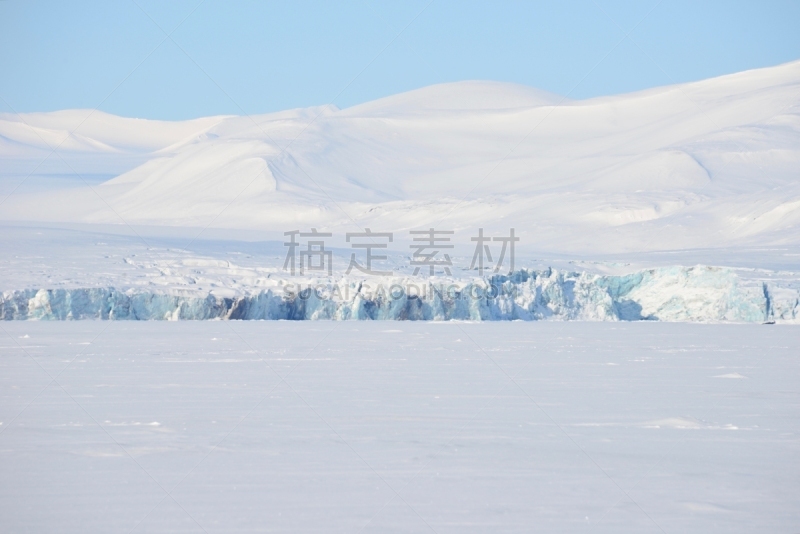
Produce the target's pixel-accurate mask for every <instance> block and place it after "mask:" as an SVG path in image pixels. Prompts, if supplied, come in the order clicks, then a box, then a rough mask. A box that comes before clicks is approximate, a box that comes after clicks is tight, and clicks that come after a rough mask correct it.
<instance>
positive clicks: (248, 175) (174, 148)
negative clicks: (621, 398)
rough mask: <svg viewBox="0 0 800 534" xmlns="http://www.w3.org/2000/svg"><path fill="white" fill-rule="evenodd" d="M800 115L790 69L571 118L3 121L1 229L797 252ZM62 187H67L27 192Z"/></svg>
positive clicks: (462, 115)
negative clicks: (15, 224) (30, 224)
mask: <svg viewBox="0 0 800 534" xmlns="http://www.w3.org/2000/svg"><path fill="white" fill-rule="evenodd" d="M799 104H800V62H792V63H788V64H785V65H781V66H777V67H772V68H766V69H759V70H753V71H747V72H742V73H738V74H733V75H728V76H723V77H719V78H714V79H709V80H705V81H700V82H693V83H686V84H681V85H675V86H669V87H662V88H656V89H651V90H647V91H641V92H637V93H632V94H626V95H619V96H613V97H603V98H594V99H589V100H580V101H573V100H566V99H563V98H561V97H559V96H557V95H551V94H546V93H543V92H541V91H538V90H535V89H532V88H527V87H522V86H518V85H513V84H504V83H495V82H459V83H453V84H444V85H437V86H432V87H427V88H423V89H419V90H416V91H411V92H409V93H405V94H401V95H396V96H391V97H388V98H384V99H381V100H377V101H374V102H369V103H366V104H363V105H359V106H355V107H352V108H348V109H344V110H339V109H336V108H335V107H332V106H326V107H320V108H308V109H299V110H290V111H284V112H280V113H273V114H268V115H258V116H246V117H209V118H204V119H197V120H193V121H185V122H176V123H170V122H163V121H148V120H139V119H127V118H120V117H115V116H111V115H107V114H104V113H101V112H90V111H88V110H72V111H61V112H56V113H37V114H23V115H19V116H18V115H11V114H4V115H2V116H0V157H1V158H2V162H3V165H2V166H3V171H2V174H3V190H4V194H5V192H10V191H11V190H14V189H15V187H16V185H18V184H19V183H20V182H22V180H23V178H24V177H26V176H28V175H29V174H30V173H33V177H32V178H30V179H29V180H28V183H26V184H25V185H24V186H23V187H22V188H21V189H20V191H17V192H16V193H15V195H14V198H13V202H8V201H7V202H5V203H4V204H3V205H2V207H0V218H3V219H5V220H15V221H20V220H28V221H31V220H38V221H42V220H49V221H60V222H63V221H72V222H84V223H112V224H130V225H157V226H163V225H167V226H182V227H197V228H231V229H233V228H235V229H256V230H259V231H266V230H270V231H274V232H283V231H287V230H291V229H293V228H300V227H302V228H308V227H312V226H313V227H318V228H325V229H328V230H332V231H335V232H342V231H358V230H360V229H363V228H365V227H371V228H372V229H373V231H393V232H400V231H401V230H405V229H409V228H426V227H429V226H436V227H441V228H445V227H446V228H447V229H455V230H462V229H475V228H477V227H479V226H481V227H486V228H487V229H490V230H507V229H508V228H509V227H515V228H517V229H518V235H520V236H521V237H522V241H521V243H520V246H521V247H528V248H530V249H531V250H546V251H550V252H555V251H562V252H563V251H569V252H576V253H579V254H584V255H586V257H589V256H590V255H591V254H595V253H611V252H625V251H628V252H636V251H648V250H650V251H652V250H673V249H689V248H698V247H721V246H744V245H748V246H750V245H781V246H782V245H798V244H800V180H798V169H800V105H799ZM53 149H57V150H56V152H55V153H52V150H53ZM48 156H49V157H48ZM73 173H78V174H80V175H81V177H82V178H81V179H80V180H77V179H76V180H73V181H72V184H73V185H75V184H77V185H80V187H73V188H64V187H63V185H64V182H62V187H61V188H60V189H59V188H57V187H54V186H52V183H51V182H48V183H49V184H50V186H47V187H43V188H39V189H36V188H34V189H35V190H31V187H33V186H32V184H33V183H34V182H36V180H37V179H38V178H41V179H42V180H44V179H45V177H47V176H51V177H52V176H55V175H60V176H61V175H70V174H73ZM98 177H99V178H98ZM102 177H106V178H113V179H110V180H105V181H103V179H102ZM93 180H94V181H93ZM98 181H102V182H103V183H102V184H100V185H98ZM84 182H85V183H87V184H89V185H91V183H94V185H93V186H92V187H87V186H84Z"/></svg>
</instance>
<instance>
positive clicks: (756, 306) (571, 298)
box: [0, 266, 800, 322]
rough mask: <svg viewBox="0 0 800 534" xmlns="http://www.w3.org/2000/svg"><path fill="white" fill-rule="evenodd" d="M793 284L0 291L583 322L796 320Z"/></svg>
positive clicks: (66, 305)
mask: <svg viewBox="0 0 800 534" xmlns="http://www.w3.org/2000/svg"><path fill="white" fill-rule="evenodd" d="M798 287H800V285H798V284H796V283H794V282H789V283H783V284H781V285H778V284H776V283H773V282H769V283H768V282H762V281H748V280H743V279H742V278H740V277H739V276H738V275H737V274H736V273H735V272H734V271H733V270H731V269H726V268H721V267H708V266H695V267H663V268H657V269H648V270H642V271H637V272H634V273H630V274H625V275H602V274H591V273H586V272H570V271H563V270H555V269H546V270H541V271H535V270H519V271H515V272H513V273H511V274H509V275H494V276H491V277H485V278H475V279H471V280H463V279H462V280H459V279H446V278H432V279H420V278H370V279H359V280H357V279H352V278H347V277H342V278H339V279H333V278H330V279H307V280H302V281H300V282H299V283H297V282H295V281H294V280H281V281H280V282H279V283H278V284H277V285H276V286H275V287H274V288H270V289H260V290H258V291H254V292H251V293H248V294H245V295H241V296H234V297H230V296H225V297H223V296H218V295H215V294H213V293H205V294H203V293H200V292H187V291H171V292H170V291H165V290H160V291H155V290H148V289H142V288H131V289H117V288H113V287H105V288H102V287H101V288H72V289H24V290H14V291H6V292H4V293H3V294H2V297H0V317H2V318H3V319H5V320H13V319H19V320H26V319H27V320H72V319H115V320H122V319H127V320H181V319H188V320H204V319H233V320H258V319H261V320H278V319H284V320H319V319H333V320H434V321H446V320H471V321H494V320H524V321H535V320H547V319H554V320H584V321H619V320H623V321H638V320H655V321H671V322H682V321H708V322H720V321H731V322H771V321H777V322H797V321H798V319H800V292H798Z"/></svg>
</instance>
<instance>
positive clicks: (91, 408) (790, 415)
mask: <svg viewBox="0 0 800 534" xmlns="http://www.w3.org/2000/svg"><path fill="white" fill-rule="evenodd" d="M0 326H2V328H3V330H4V333H3V340H2V342H0V350H2V353H3V358H0V366H2V371H1V372H0V377H1V378H0V385H1V386H2V388H1V389H0V392H1V393H2V402H0V480H2V483H0V502H2V503H3V504H2V509H3V518H2V522H3V526H4V528H3V530H4V531H7V532H26V531H30V532H56V531H57V532H63V533H72V532H75V533H81V534H86V533H101V532H102V533H107V532H132V533H139V532H176V531H180V532H203V531H205V532H207V533H216V532H220V533H221V532H226V533H230V532H254V531H265V530H268V531H271V532H292V533H306V532H349V533H354V532H363V533H370V532H438V533H439V534H445V533H465V532H467V533H471V532H475V533H479V532H480V533H485V532H531V531H532V530H534V531H537V532H553V533H565V532H566V533H569V532H598V533H602V532H608V533H615V534H619V533H627V532H631V533H637V534H641V533H649V532H653V533H656V532H691V533H694V532H696V533H703V534H705V533H708V532H726V533H738V532H741V533H745V532H747V533H750V532H795V531H796V528H797V525H798V524H799V523H800V492H798V480H800V450H799V448H798V447H799V445H798V444H799V443H800V442H799V441H798V425H797V414H798V408H800V396H798V388H797V384H798V381H800V367H799V366H798V359H797V354H798V353H800V343H799V342H800V336H797V333H796V331H795V330H796V327H793V326H779V325H775V326H762V325H690V324H660V323H617V324H611V323H570V322H561V323H553V322H541V323H491V324H487V323H482V324H463V323H432V322H428V323H380V322H359V323H348V322H299V323H292V322H208V321H207V322H181V323H164V322H160V323H157V322H138V323H130V322H129V323H122V322H111V321H106V322H97V321H83V322H75V323H64V322H11V323H0ZM6 334H8V335H6ZM54 378H55V382H52V379H54Z"/></svg>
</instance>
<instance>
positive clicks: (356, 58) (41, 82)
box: [0, 0, 800, 119]
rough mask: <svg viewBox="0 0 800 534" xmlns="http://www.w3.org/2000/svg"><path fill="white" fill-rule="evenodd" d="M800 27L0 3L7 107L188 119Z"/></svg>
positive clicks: (445, 2) (755, 55) (527, 74)
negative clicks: (99, 111)
mask: <svg viewBox="0 0 800 534" xmlns="http://www.w3.org/2000/svg"><path fill="white" fill-rule="evenodd" d="M798 27H800V2H790V1H782V2H779V1H759V2H737V1H726V2H715V1H704V2H697V1H685V2H684V1H670V0H663V1H661V2H658V1H657V0H641V1H637V2H611V1H605V0H596V1H592V0H590V1H574V2H558V3H555V2H532V1H528V2H510V1H499V2H498V1H493V2H469V1H449V0H434V1H433V2H430V0H421V1H418V0H406V1H403V2H389V1H385V2H368V1H354V2H340V3H334V2H322V1H318V2H305V1H293V2H284V1H275V2H269V1H236V2H221V1H218V0H206V1H204V2H202V3H200V1H199V0H192V1H187V2H183V1H174V2H160V1H150V0H136V2H133V1H130V0H120V1H110V2H109V1H105V2H92V1H87V2H80V3H67V2H55V1H53V2H37V1H33V2H30V1H22V0H0V50H1V51H2V54H0V72H2V76H0V97H2V100H0V110H2V111H12V109H13V110H16V111H20V112H31V111H51V110H56V109H65V108H95V107H99V109H101V110H103V111H107V112H110V113H116V114H119V115H125V116H134V117H146V118H160V119H184V118H192V117H199V116H204V115H214V114H243V113H264V112H270V111H277V110H281V109H288V108H295V107H304V106H311V105H321V104H328V103H333V104H336V105H337V106H339V107H347V106H351V105H354V104H357V103H360V102H365V101H368V100H372V99H375V98H379V97H382V96H386V95H390V94H394V93H399V92H402V91H407V90H410V89H415V88H418V87H423V86H426V85H430V84H434V83H441V82H451V81H458V80H469V79H487V80H498V81H508V82H516V83H521V84H525V85H530V86H534V87H538V88H541V89H546V90H548V91H552V92H555V93H559V94H562V95H569V96H570V97H571V98H587V97H592V96H599V95H606V94H615V93H622V92H629V91H635V90H638V89H644V88H648V87H654V86H658V85H665V84H670V83H674V82H684V81H690V80H698V79H703V78H708V77H711V76H717V75H720V74H726V73H731V72H736V71H740V70H745V69H750V68H756V67H764V66H770V65H776V64H780V63H784V62H787V61H792V60H795V59H800V31H798ZM167 34H170V37H169V38H168V37H167Z"/></svg>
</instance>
